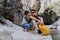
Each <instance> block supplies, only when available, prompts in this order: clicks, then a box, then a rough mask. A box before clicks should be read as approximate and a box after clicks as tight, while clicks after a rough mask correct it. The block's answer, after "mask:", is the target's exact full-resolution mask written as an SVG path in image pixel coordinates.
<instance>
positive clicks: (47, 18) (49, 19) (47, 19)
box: [41, 8, 58, 25]
mask: <svg viewBox="0 0 60 40" xmlns="http://www.w3.org/2000/svg"><path fill="white" fill-rule="evenodd" d="M41 16H42V17H43V20H44V23H45V24H46V25H50V24H53V23H54V22H55V21H56V20H57V19H58V17H57V15H56V13H55V12H54V11H53V10H52V9H51V10H50V9H49V8H47V9H45V11H44V13H43V14H41Z"/></svg>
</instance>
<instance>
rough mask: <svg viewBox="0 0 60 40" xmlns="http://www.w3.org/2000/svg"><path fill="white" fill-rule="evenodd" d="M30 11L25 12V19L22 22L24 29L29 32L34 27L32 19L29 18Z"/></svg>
mask: <svg viewBox="0 0 60 40" xmlns="http://www.w3.org/2000/svg"><path fill="white" fill-rule="evenodd" d="M28 14H29V11H27V10H26V11H25V12H24V17H23V21H22V27H23V28H24V31H25V29H26V30H27V31H28V30H29V29H30V28H31V27H32V23H31V20H32V19H31V18H30V17H29V16H28Z"/></svg>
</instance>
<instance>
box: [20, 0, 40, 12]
mask: <svg viewBox="0 0 60 40" xmlns="http://www.w3.org/2000/svg"><path fill="white" fill-rule="evenodd" d="M21 1H22V4H23V9H25V10H26V9H27V10H30V9H35V10H36V12H38V11H39V10H40V0H21Z"/></svg>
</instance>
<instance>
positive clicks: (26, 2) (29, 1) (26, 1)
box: [21, 0, 60, 15]
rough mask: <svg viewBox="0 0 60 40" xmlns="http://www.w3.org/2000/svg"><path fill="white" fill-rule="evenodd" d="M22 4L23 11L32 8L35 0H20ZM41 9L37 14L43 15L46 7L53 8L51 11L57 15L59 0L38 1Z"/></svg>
mask: <svg viewBox="0 0 60 40" xmlns="http://www.w3.org/2000/svg"><path fill="white" fill-rule="evenodd" d="M21 1H22V3H23V9H29V8H34V4H36V0H21ZM39 2H40V3H41V5H40V6H41V8H39V9H38V10H39V12H38V13H39V14H40V13H43V12H44V10H45V9H46V8H47V7H48V6H53V10H54V11H55V12H56V13H57V15H59V13H60V0H39Z"/></svg>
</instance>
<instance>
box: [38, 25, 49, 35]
mask: <svg viewBox="0 0 60 40" xmlns="http://www.w3.org/2000/svg"><path fill="white" fill-rule="evenodd" d="M39 30H40V31H41V32H42V34H43V35H48V34H49V33H50V29H49V28H48V27H47V26H46V25H44V24H40V25H39Z"/></svg>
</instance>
